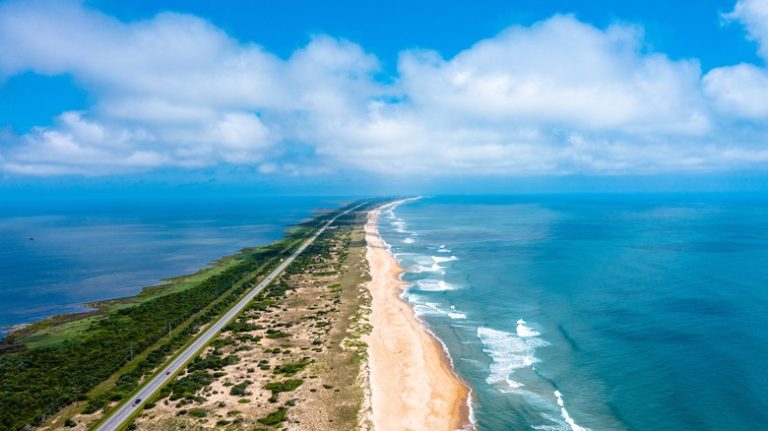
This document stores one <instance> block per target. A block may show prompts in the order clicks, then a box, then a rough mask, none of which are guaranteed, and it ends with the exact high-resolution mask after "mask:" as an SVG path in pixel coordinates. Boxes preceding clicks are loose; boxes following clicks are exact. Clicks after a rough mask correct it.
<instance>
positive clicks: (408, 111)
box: [0, 0, 768, 175]
mask: <svg viewBox="0 0 768 431" xmlns="http://www.w3.org/2000/svg"><path fill="white" fill-rule="evenodd" d="M765 5H766V1H765V0H761V1H756V0H743V1H740V2H739V3H738V4H737V6H736V8H735V9H734V11H733V12H732V13H730V14H728V15H727V17H728V19H730V20H736V21H739V22H741V23H742V24H743V25H744V26H745V27H746V28H747V29H748V33H749V35H750V37H751V38H753V39H754V40H756V41H757V42H758V43H759V44H760V47H761V52H762V51H764V50H765V46H766V45H767V43H766V34H767V33H766V31H765V29H766V28H768V26H767V25H766V22H768V21H766V19H765V17H766V16H767V15H766V13H765V10H766V8H765ZM763 54H764V53H763ZM26 71H34V72H36V73H39V74H45V75H57V74H69V75H71V76H73V77H74V78H75V81H76V82H78V83H79V84H80V85H82V86H83V88H85V89H86V91H88V92H89V94H90V95H91V96H92V99H93V100H94V101H95V102H94V104H93V106H91V107H89V108H88V109H87V110H85V111H83V112H64V113H61V115H59V116H58V117H57V118H56V119H55V120H54V121H53V122H52V124H48V125H41V126H40V127H36V128H34V129H33V130H31V131H30V132H29V133H26V134H24V135H22V136H10V135H8V134H3V135H2V136H0V141H2V142H1V143H0V169H2V170H3V171H5V172H9V173H16V174H37V175H56V174H86V175H88V174H110V173H115V172H125V171H132V170H148V169H156V168H160V167H167V166H181V167H188V168H196V167H202V166H210V165H216V164H247V165H255V166H256V168H257V169H256V172H258V173H259V174H261V175H272V174H279V173H289V174H292V175H302V174H303V175H322V174H327V173H329V172H334V171H340V170H341V171H343V170H345V169H351V170H355V171H360V170H362V171H366V170H367V171H376V172H384V173H388V174H390V173H391V174H399V173H405V174H413V173H418V172H430V173H432V174H434V175H448V174H472V175H478V174H488V175H527V174H537V175H538V174H541V175H546V174H565V173H573V172H580V173H638V172H677V171H681V170H686V171H707V170H718V169H739V168H743V167H752V166H764V164H765V163H767V162H768V160H767V158H766V156H765V154H766V150H765V149H764V147H762V146H761V145H764V144H762V143H761V142H760V138H759V137H760V136H761V133H762V132H763V131H764V129H765V124H763V123H764V120H765V119H766V117H768V102H766V101H767V100H768V94H766V91H768V90H766V88H768V85H766V84H767V83H768V75H766V72H765V70H764V69H763V68H761V67H759V66H754V65H736V66H729V67H723V68H718V69H715V70H712V71H709V72H708V73H706V74H705V75H703V76H702V71H701V70H700V66H699V64H698V62H697V61H696V60H672V59H670V58H668V57H666V56H665V55H663V54H660V53H655V52H649V51H648V50H647V49H646V47H645V45H644V41H643V32H642V29H641V28H640V27H637V26H631V25H624V24H622V25H618V24H617V25H613V26H610V27H608V28H597V27H595V26H592V25H590V24H587V23H584V22H581V21H579V20H578V19H576V18H574V17H572V16H554V17H552V18H550V19H547V20H544V21H542V22H539V23H536V24H533V25H531V26H525V27H523V26H513V27H510V28H508V29H507V30H505V31H503V32H502V33H500V34H498V35H496V36H495V37H492V38H489V39H486V40H482V41H478V42H477V43H476V44H474V45H473V46H470V47H468V48H467V49H466V50H464V51H462V52H460V53H459V54H457V55H455V56H454V57H452V58H444V57H443V56H442V55H441V54H440V53H439V52H436V51H431V50H419V51H404V52H402V53H401V55H400V59H399V62H398V69H397V74H396V75H394V76H382V74H383V72H382V71H381V68H380V66H379V63H378V60H377V59H376V57H375V56H374V55H372V54H370V53H367V52H366V51H365V50H364V49H363V47H360V46H359V45H357V44H354V43H352V42H349V41H344V40H339V39H335V38H332V37H330V36H324V35H318V36H315V37H313V38H312V39H311V40H310V41H309V43H308V44H307V45H306V46H304V47H303V48H301V49H298V50H297V51H295V52H294V53H293V54H292V55H290V56H289V57H288V58H285V59H283V58H279V57H277V56H275V55H273V54H271V53H269V52H267V51H266V50H264V49H263V48H262V47H260V46H258V45H256V44H254V43H251V42H243V41H238V40H235V39H233V38H232V37H230V36H229V35H227V34H226V33H225V32H223V31H222V30H221V29H219V28H216V27H215V26H213V25H211V24H210V23H208V22H207V21H205V20H203V19H200V18H198V17H194V16H190V15H183V14H175V13H163V14H160V15H158V16H155V17H153V18H151V19H147V20H143V21H133V22H122V21H119V20H117V19H115V18H112V17H109V16H106V15H104V14H102V13H100V12H98V11H95V10H91V9H87V8H84V7H83V6H82V5H80V4H79V3H73V2H56V3H45V4H43V3H38V2H7V3H5V4H3V5H1V6H0V81H1V80H3V79H8V78H10V77H12V76H14V75H16V74H19V73H22V72H26ZM743 119H748V120H749V121H752V122H753V124H752V126H751V127H749V128H748V130H742V129H740V128H739V127H740V126H738V125H734V124H735V123H736V122H737V120H738V121H740V120H743ZM761 121H762V122H763V123H761ZM734 135H738V136H739V137H740V140H739V141H738V142H734V141H732V140H729V137H730V136H734Z"/></svg>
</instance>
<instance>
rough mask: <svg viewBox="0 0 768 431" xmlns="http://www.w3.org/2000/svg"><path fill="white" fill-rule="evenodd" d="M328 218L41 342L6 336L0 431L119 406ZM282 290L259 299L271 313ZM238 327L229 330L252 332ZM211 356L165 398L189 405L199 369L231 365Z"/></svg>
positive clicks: (200, 379)
mask: <svg viewBox="0 0 768 431" xmlns="http://www.w3.org/2000/svg"><path fill="white" fill-rule="evenodd" d="M331 216H332V215H331V214H326V215H324V216H322V217H318V218H315V219H313V220H312V221H310V222H307V223H304V224H302V225H299V226H298V227H297V228H295V229H293V230H291V231H290V232H289V233H288V234H287V235H286V239H284V240H281V241H277V242H275V243H273V244H271V245H269V246H265V247H260V248H253V249H246V250H243V251H242V252H241V253H239V254H238V255H236V256H234V257H232V258H230V259H228V260H226V263H225V264H224V265H223V266H222V268H219V269H217V270H215V271H211V272H210V273H208V274H207V276H205V277H203V276H200V277H199V278H197V279H195V278H194V277H190V279H187V280H186V281H185V282H184V283H185V284H184V285H183V286H176V287H174V288H169V289H167V290H163V291H162V292H161V291H160V290H157V291H149V292H148V293H142V294H141V295H139V296H137V297H136V299H135V300H134V301H117V302H115V303H114V304H113V305H111V306H108V307H106V308H104V309H102V310H101V311H100V312H99V313H98V315H96V316H87V318H85V319H82V320H80V321H75V322H68V323H67V324H65V325H66V326H61V327H58V329H57V327H55V326H52V327H46V325H40V328H41V333H43V334H44V336H37V338H36V334H34V333H33V334H31V335H29V334H26V336H25V337H18V338H16V337H14V335H11V336H9V337H8V339H7V340H6V341H5V342H4V347H5V348H4V349H3V353H2V354H0V429H4V430H5V429H7V430H19V429H22V428H25V427H26V426H27V425H34V424H37V423H40V422H41V421H42V420H44V419H45V418H46V417H47V416H49V415H51V414H54V413H55V412H57V411H58V410H59V409H60V408H62V407H63V406H65V405H68V404H70V403H72V402H74V401H84V400H87V401H88V403H87V406H86V407H85V409H84V411H85V412H94V411H97V410H99V409H101V408H103V407H105V406H107V405H108V404H109V403H110V402H114V401H120V400H122V399H125V398H126V397H127V396H128V395H129V394H130V393H131V392H132V391H133V390H135V388H136V387H137V386H138V384H139V383H140V381H141V380H142V379H143V378H144V377H145V376H147V375H149V374H151V373H152V372H153V371H154V370H155V369H156V368H157V367H158V366H159V365H161V364H162V363H163V362H164V361H165V360H166V359H167V358H168V357H169V356H170V355H171V354H173V353H174V352H175V351H177V350H178V349H179V348H180V347H182V346H183V345H185V344H186V343H187V342H188V341H189V340H190V338H191V337H192V336H194V335H195V334H196V333H197V332H198V331H199V329H200V328H201V327H202V326H203V325H205V324H207V323H209V322H210V321H212V320H213V319H215V318H216V317H217V316H219V315H220V314H222V313H223V312H224V311H226V310H227V309H229V307H231V306H232V304H234V303H235V302H236V301H237V300H238V299H239V298H240V297H241V296H242V295H243V294H244V293H246V292H247V291H248V289H250V288H251V287H252V285H253V282H256V281H258V280H259V276H262V275H264V274H266V273H268V271H271V270H272V268H274V267H275V266H276V265H277V264H278V263H279V262H280V260H281V259H284V258H286V257H287V256H289V255H290V254H291V253H292V252H293V250H295V249H296V247H298V246H299V244H301V242H302V241H304V240H305V239H306V238H308V237H309V236H310V235H311V233H312V232H313V231H314V230H315V229H316V228H317V227H319V226H321V225H322V224H323V223H325V221H327V219H328V218H329V217H331ZM303 255H304V254H302V256H303ZM291 266H292V267H293V266H294V265H291ZM158 289H159V288H158ZM287 289H290V287H289V286H287V285H280V284H279V283H276V286H273V288H272V289H270V294H269V296H268V297H266V298H261V301H266V302H264V303H263V305H264V306H269V305H267V304H269V297H279V296H284V294H285V292H286V290H287ZM254 305H256V304H252V306H251V307H252V308H253V307H254ZM270 305H271V304H270ZM239 323H242V322H240V321H238V322H234V323H233V324H232V325H230V326H232V328H230V329H232V330H233V331H234V332H247V331H250V330H252V329H251V328H250V327H248V326H244V325H240V324H239ZM246 325H247V324H246ZM254 329H255V328H254ZM57 331H58V332H57ZM57 334H58V335H60V336H54V335H57ZM41 337H42V338H41ZM211 356H214V357H213V358H211ZM216 356H217V355H209V356H208V357H206V359H205V360H196V361H195V362H193V363H192V364H191V369H192V371H191V373H190V374H188V375H187V376H185V377H182V379H180V380H179V381H177V382H175V383H174V385H172V387H171V388H170V389H169V390H170V393H172V394H173V396H177V397H180V398H187V397H189V396H190V394H194V392H196V391H197V389H195V388H197V387H198V386H200V385H203V386H205V385H207V384H209V383H205V382H206V381H208V379H212V376H210V374H209V373H208V371H204V370H207V369H214V370H215V369H221V368H222V367H223V366H225V365H227V361H230V360H235V361H236V360H237V358H236V357H234V358H230V356H232V355H230V356H228V357H227V358H221V357H216ZM212 361H219V362H216V363H212ZM304 366H306V365H304ZM304 366H302V367H301V369H303V367H304ZM290 369H293V367H290ZM295 372H297V371H294V372H293V373H295ZM286 375H291V374H290V373H286ZM97 387H98V388H99V390H95V389H94V388H97ZM167 390H168V389H167ZM167 390H166V391H167Z"/></svg>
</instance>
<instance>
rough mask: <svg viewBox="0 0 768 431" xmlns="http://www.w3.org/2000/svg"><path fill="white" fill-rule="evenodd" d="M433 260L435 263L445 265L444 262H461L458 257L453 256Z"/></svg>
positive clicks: (437, 257) (435, 257) (433, 257)
mask: <svg viewBox="0 0 768 431" xmlns="http://www.w3.org/2000/svg"><path fill="white" fill-rule="evenodd" d="M432 260H433V261H434V262H435V263H443V262H451V261H454V260H459V258H458V257H456V256H453V255H451V256H448V257H445V256H432Z"/></svg>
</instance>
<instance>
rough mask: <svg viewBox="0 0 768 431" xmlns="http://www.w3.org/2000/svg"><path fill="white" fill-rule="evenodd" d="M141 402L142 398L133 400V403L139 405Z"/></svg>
mask: <svg viewBox="0 0 768 431" xmlns="http://www.w3.org/2000/svg"><path fill="white" fill-rule="evenodd" d="M140 402H141V398H136V399H135V400H133V405H134V406H138V405H139V403H140Z"/></svg>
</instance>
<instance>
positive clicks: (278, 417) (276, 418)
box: [258, 407, 287, 425]
mask: <svg viewBox="0 0 768 431" xmlns="http://www.w3.org/2000/svg"><path fill="white" fill-rule="evenodd" d="M286 419H287V418H286V410H285V408H282V407H281V408H279V409H277V410H276V411H274V412H272V413H270V414H268V415H266V416H264V417H263V418H261V419H258V421H259V423H261V424H264V425H277V424H280V423H282V422H285V420H286Z"/></svg>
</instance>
